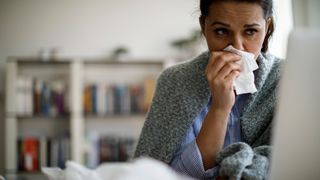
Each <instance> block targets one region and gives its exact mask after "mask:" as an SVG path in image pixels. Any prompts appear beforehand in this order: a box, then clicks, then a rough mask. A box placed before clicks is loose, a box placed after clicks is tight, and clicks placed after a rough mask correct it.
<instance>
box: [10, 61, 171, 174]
mask: <svg viewBox="0 0 320 180" xmlns="http://www.w3.org/2000/svg"><path fill="white" fill-rule="evenodd" d="M165 67H166V64H165V63H164V62H163V61H160V60H156V61H155V60H153V61H147V60H139V61H130V62H110V61H105V60H88V59H87V60H85V59H59V60H56V61H47V62H44V61H41V60H38V59H37V58H26V57H10V58H9V59H8V61H7V63H6V104H5V122H6V123H5V126H6V127H5V130H6V132H5V134H6V139H5V154H6V159H5V169H6V174H27V175H28V174H30V175H34V174H35V173H39V167H40V166H43V165H44V164H46V165H49V166H50V165H52V164H54V166H57V165H58V166H59V165H60V164H61V162H64V161H65V160H73V161H76V162H78V163H81V164H84V165H87V166H88V167H95V166H97V165H98V164H99V163H101V162H104V161H109V160H110V161H125V160H126V159H127V158H128V157H129V155H128V153H129V154H132V151H133V147H134V146H135V143H136V140H137V139H138V136H139V134H140V131H141V129H142V126H143V123H144V119H145V114H146V111H147V108H148V106H149V105H150V102H151V98H152V94H153V90H154V86H155V79H156V78H157V76H158V75H159V73H160V72H161V71H162V70H163V69H164V68H165ZM48 92H50V93H48ZM49 95H50V96H49ZM57 139H58V140H57ZM103 140H106V141H103ZM36 142H37V143H38V144H37V143H36ZM28 143H29V144H28ZM32 143H33V144H37V145H36V146H37V148H36V150H32V149H35V148H29V151H30V152H29V154H32V153H34V154H37V155H36V157H32V156H31V157H29V156H28V158H26V157H25V156H26V155H25V154H27V155H29V154H28V153H26V152H25V151H26V150H25V149H26V147H32ZM57 143H58V144H59V143H60V144H59V146H58V145H57V146H56V145H55V144H57ZM48 144H49V145H50V146H49V145H48ZM61 144H62V145H61ZM97 144H99V147H100V149H98V148H97ZM103 144H105V146H104V149H102V150H101V147H102V146H103ZM115 144H116V145H115ZM60 145H61V146H60ZM111 145H113V146H111ZM21 147H23V148H22V149H23V150H22V152H21ZM44 147H46V148H44ZM53 147H55V148H56V149H59V150H60V149H63V151H62V152H63V153H62V154H63V155H64V156H63V158H62V159H60V155H61V151H59V152H60V155H59V156H55V155H54V153H53V152H54V151H53ZM58 147H59V148H58ZM109 147H112V148H111V152H113V151H114V152H116V153H117V158H115V157H113V156H110V152H109V151H110V149H107V151H104V150H106V148H109ZM115 147H116V148H115ZM126 148H127V149H126ZM30 149H31V150H30ZM43 149H46V151H44V150H43ZM48 149H50V152H49V151H48ZM123 149H124V150H123ZM128 149H129V150H128ZM126 150H127V151H128V152H127V151H126ZM65 151H66V152H65ZM124 151H125V152H124ZM105 152H109V154H107V156H103V157H102V155H106V154H105ZM23 153H25V154H23ZM49 156H50V158H48V157H49ZM56 157H59V158H58V159H60V160H61V161H60V160H59V162H55V163H52V159H55V158H56ZM33 158H35V159H33ZM99 158H100V159H99ZM102 158H104V159H105V160H104V161H102V160H101V159H102ZM21 159H22V160H23V161H26V162H23V163H22V164H21ZM44 159H45V160H44ZM27 161H28V162H29V161H30V162H33V163H34V162H36V163H38V166H39V167H37V168H35V169H33V168H34V167H33V165H32V163H31V164H30V162H29V166H30V168H31V169H26V167H25V166H27V165H28V162H27ZM49 161H50V163H49ZM26 164H27V165H26ZM21 166H22V167H21Z"/></svg>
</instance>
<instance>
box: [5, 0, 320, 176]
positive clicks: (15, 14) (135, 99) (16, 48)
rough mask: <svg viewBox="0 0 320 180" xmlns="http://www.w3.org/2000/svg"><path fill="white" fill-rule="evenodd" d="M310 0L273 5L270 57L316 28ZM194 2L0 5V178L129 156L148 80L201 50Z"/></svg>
mask: <svg viewBox="0 0 320 180" xmlns="http://www.w3.org/2000/svg"><path fill="white" fill-rule="evenodd" d="M319 2H320V1H318V0H292V1H291V0H274V5H275V20H276V31H275V34H274V36H273V39H272V41H271V45H270V52H271V53H273V54H275V55H276V56H278V57H280V58H284V59H285V57H286V46H287V38H288V35H289V33H290V31H291V30H292V29H293V28H300V27H303V28H319V27H320V21H319V20H318V19H317V18H318V17H320V16H319V15H320V13H319V11H318V10H319V8H320V3H319ZM198 4H199V1H198V0H188V1H186V0H162V1H150V0H90V1H87V0H67V1H66V0H45V1H43V0H25V1H20V0H10V1H9V0H1V1H0V133H1V134H0V175H4V174H9V175H10V177H11V178H12V179H15V178H18V177H17V176H16V175H17V174H19V173H20V172H24V173H22V175H21V177H29V175H30V172H31V176H32V175H37V172H39V166H40V165H49V166H63V162H64V161H65V160H67V159H72V160H75V161H78V162H80V163H82V164H85V165H87V166H89V167H95V166H97V165H98V164H99V163H101V162H108V161H126V160H127V159H129V158H130V156H131V154H132V151H133V149H134V145H135V143H136V140H137V137H138V134H139V132H140V130H141V127H142V125H143V119H144V115H145V113H146V110H147V107H148V105H149V104H150V99H151V98H152V92H153V89H154V84H155V79H156V77H157V75H158V74H159V73H160V72H161V71H162V70H163V69H164V68H166V67H168V66H170V65H172V64H175V63H178V62H181V61H184V60H187V59H190V58H192V57H194V56H196V55H197V54H199V53H201V52H202V51H204V50H205V49H206V44H205V42H204V40H203V39H202V37H201V36H200V28H199V24H198V17H199V10H198V9H199V7H198V6H199V5H198ZM99 99H100V100H99ZM101 99H102V101H101ZM6 139H7V141H6ZM5 151H7V154H5ZM35 153H36V155H34V154H35ZM30 154H31V155H30ZM61 154H64V155H61ZM52 159H59V161H56V162H55V161H54V160H52ZM17 172H18V173H17ZM24 175H25V176H24ZM32 178H34V177H31V179H32Z"/></svg>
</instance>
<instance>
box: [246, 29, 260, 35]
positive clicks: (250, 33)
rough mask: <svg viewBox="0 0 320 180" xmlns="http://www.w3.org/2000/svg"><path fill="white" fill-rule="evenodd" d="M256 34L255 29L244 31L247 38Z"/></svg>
mask: <svg viewBox="0 0 320 180" xmlns="http://www.w3.org/2000/svg"><path fill="white" fill-rule="evenodd" d="M256 32H258V31H257V30H256V29H246V31H245V33H246V35H249V36H252V35H254V34H255V33H256Z"/></svg>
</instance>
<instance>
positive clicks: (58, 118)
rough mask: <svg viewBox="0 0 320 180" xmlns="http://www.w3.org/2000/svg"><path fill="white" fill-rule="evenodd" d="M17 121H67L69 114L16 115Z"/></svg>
mask: <svg viewBox="0 0 320 180" xmlns="http://www.w3.org/2000/svg"><path fill="white" fill-rule="evenodd" d="M17 119H18V120H19V121H39V120H41V121H42V120H44V121H68V120H70V116H42V115H36V116H17Z"/></svg>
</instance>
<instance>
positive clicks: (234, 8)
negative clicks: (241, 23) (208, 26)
mask: <svg viewBox="0 0 320 180" xmlns="http://www.w3.org/2000/svg"><path fill="white" fill-rule="evenodd" d="M208 17H209V19H211V20H236V21H237V20H240V19H242V20H247V21H259V20H263V19H264V18H263V17H264V16H263V9H262V8H261V6H260V5H259V4H257V3H245V2H240V3H239V2H217V3H213V4H211V6H210V7H209V14H208Z"/></svg>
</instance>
